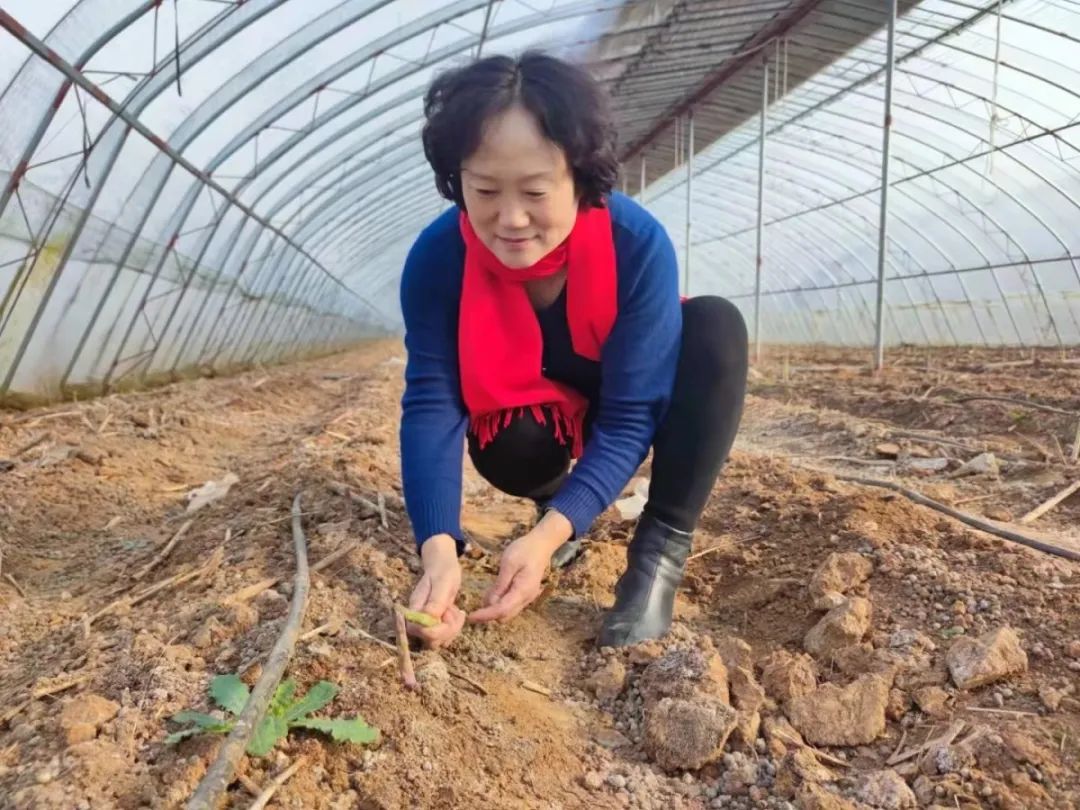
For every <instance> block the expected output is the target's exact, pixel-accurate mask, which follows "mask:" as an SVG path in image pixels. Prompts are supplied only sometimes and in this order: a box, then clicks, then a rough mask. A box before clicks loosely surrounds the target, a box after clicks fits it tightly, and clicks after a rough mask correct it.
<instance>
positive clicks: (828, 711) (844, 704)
mask: <svg viewBox="0 0 1080 810" xmlns="http://www.w3.org/2000/svg"><path fill="white" fill-rule="evenodd" d="M888 702H889V682H888V681H887V680H886V679H884V678H882V677H881V676H880V675H863V676H862V677H861V678H859V679H858V680H856V681H855V682H854V683H851V684H849V685H848V686H845V687H842V688H841V687H839V686H836V685H835V684H831V683H830V684H825V685H823V686H820V687H818V688H817V689H815V690H814V691H813V692H810V693H809V694H806V695H801V696H800V697H797V698H795V699H793V700H792V701H791V702H790V703H789V704H788V706H787V716H788V719H790V720H791V724H792V725H793V726H795V728H796V729H797V730H798V731H799V733H801V734H802V735H803V737H805V738H806V740H807V741H808V742H810V743H813V744H815V745H869V744H870V743H872V742H873V741H874V740H876V739H877V738H878V737H880V736H881V735H882V734H883V733H884V732H885V708H886V706H887V705H888Z"/></svg>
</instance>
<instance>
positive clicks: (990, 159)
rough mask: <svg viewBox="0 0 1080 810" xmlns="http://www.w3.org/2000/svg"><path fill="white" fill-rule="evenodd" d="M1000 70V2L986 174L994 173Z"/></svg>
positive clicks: (999, 5)
mask: <svg viewBox="0 0 1080 810" xmlns="http://www.w3.org/2000/svg"><path fill="white" fill-rule="evenodd" d="M1000 70H1001V0H998V4H997V28H996V31H995V34H994V86H993V90H992V91H991V93H992V95H991V97H990V138H989V141H990V149H989V150H988V154H987V156H986V173H987V174H993V172H994V152H995V151H996V150H995V148H994V147H995V146H996V145H997V124H998V75H999V73H1000Z"/></svg>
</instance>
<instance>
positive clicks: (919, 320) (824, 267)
mask: <svg viewBox="0 0 1080 810" xmlns="http://www.w3.org/2000/svg"><path fill="white" fill-rule="evenodd" d="M728 177H729V178H730V177H731V175H728ZM742 185H743V186H751V185H752V184H751V183H749V182H743V183H742ZM729 193H730V190H729ZM744 196H746V197H747V198H748V199H749V195H744ZM703 204H706V205H708V204H709V203H704V202H703ZM837 223H839V220H837ZM853 233H854V234H855V236H856V237H858V236H859V235H858V233H857V232H853ZM800 236H801V237H802V238H803V239H806V240H807V241H808V242H809V243H812V244H813V245H814V246H815V248H817V246H818V241H817V239H816V238H814V237H812V236H810V237H808V236H806V235H805V233H801V234H800ZM843 249H844V251H845V252H846V253H847V254H848V255H850V256H851V258H852V259H854V260H855V261H856V262H857V263H858V264H860V265H862V266H863V267H864V268H866V269H867V270H869V265H868V264H867V263H866V261H865V259H863V258H862V257H860V256H859V255H858V254H857V253H856V252H855V251H854V250H852V249H851V248H850V247H848V246H847V245H846V244H844V245H843ZM769 250H770V253H775V250H776V246H775V244H773V245H770V248H769ZM823 252H825V251H823ZM714 255H715V254H714ZM816 261H817V263H818V264H819V265H820V266H821V269H822V270H823V271H824V273H825V275H826V276H827V277H832V276H833V274H832V272H830V271H829V269H828V265H826V264H825V262H824V261H821V260H820V259H816ZM842 269H844V272H845V273H847V275H848V276H849V277H851V278H852V279H854V278H856V276H855V275H854V274H853V273H851V272H850V271H848V270H847V269H846V267H844V268H842ZM905 291H906V292H907V294H908V300H909V302H910V303H911V304H912V307H913V308H915V302H914V300H913V299H912V298H911V295H910V291H908V290H907V289H906V287H905ZM863 304H864V307H866V308H867V312H868V313H869V310H868V305H867V303H866V301H863ZM915 309H916V312H917V308H915ZM872 320H873V319H872V318H871V322H872ZM916 321H917V323H918V324H919V328H920V329H921V330H922V332H923V337H924V339H925V340H926V341H927V342H929V340H930V336H929V333H928V332H927V331H926V326H925V324H923V322H922V318H921V317H917V318H916Z"/></svg>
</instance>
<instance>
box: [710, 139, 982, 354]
mask: <svg viewBox="0 0 1080 810" xmlns="http://www.w3.org/2000/svg"><path fill="white" fill-rule="evenodd" d="M777 143H778V144H779V145H781V146H785V147H786V146H788V145H787V144H786V143H784V142H783V141H777ZM773 161H774V162H775V163H779V164H781V165H784V166H787V167H788V168H791V167H793V166H794V164H791V163H790V162H789V161H786V160H777V159H775V158H773ZM796 168H800V169H802V168H803V167H796ZM807 173H809V174H811V175H813V176H815V177H821V178H826V179H831V178H829V177H828V176H827V175H826V174H825V173H824V172H821V173H818V172H814V171H812V170H807ZM732 177H733V175H732V173H730V172H729V173H727V174H725V179H730V178H732ZM774 177H775V179H777V180H782V181H783V182H786V183H791V184H792V185H795V186H797V187H799V188H811V186H808V185H805V184H803V183H800V182H797V181H796V180H794V179H793V178H792V177H791V175H790V174H787V175H784V174H774ZM738 179H739V181H740V182H742V183H743V184H744V185H749V183H748V182H746V181H745V180H743V178H738ZM837 184H838V185H843V184H841V183H839V181H837ZM846 212H847V214H848V216H849V217H851V216H853V217H855V218H856V219H858V220H861V221H863V222H866V223H867V224H868V225H872V223H871V222H870V221H869V219H868V218H867V217H866V216H865V215H864V214H862V213H861V212H859V211H856V210H854V209H847V211H846ZM820 213H822V215H824V216H826V219H827V220H828V221H829V222H830V223H831V225H832V226H833V227H836V228H838V229H839V231H840V232H844V231H847V232H848V234H849V236H852V237H854V238H855V240H856V241H858V242H861V243H863V244H864V245H865V246H867V247H872V245H871V244H870V242H869V239H868V237H867V236H866V235H865V234H863V233H861V232H859V231H858V230H856V229H854V228H853V227H851V225H850V223H849V222H848V221H847V220H845V219H844V218H842V217H833V216H831V215H830V214H828V213H827V212H820ZM793 221H794V220H787V221H786V223H785V224H787V225H788V226H789V227H790V226H791V224H792V222H793ZM904 224H905V227H906V228H907V229H908V230H909V231H911V232H912V233H914V234H916V235H917V236H918V237H919V238H922V239H923V240H924V241H926V243H927V244H928V245H929V246H930V247H931V249H932V250H933V251H935V252H937V253H938V254H940V255H941V256H942V258H944V259H945V260H946V261H949V259H948V257H947V256H946V254H945V252H944V250H943V249H942V248H940V247H939V246H937V245H935V244H934V243H933V242H932V241H930V240H929V239H928V238H926V237H925V235H923V234H919V233H918V231H917V230H916V229H915V228H913V227H912V226H910V225H907V223H906V222H905V223H904ZM750 230H752V228H751V229H746V231H750ZM809 233H810V234H814V231H813V230H812V226H811V230H810V232H809ZM800 238H802V239H813V236H810V237H808V236H806V235H805V232H803V233H801V234H800ZM715 241H716V240H710V243H711V244H715ZM892 242H893V244H894V246H895V247H896V248H897V249H898V251H899V252H900V253H901V254H903V255H904V256H906V257H908V260H909V261H910V262H912V263H914V264H915V265H917V266H918V267H919V268H921V269H922V271H923V273H924V274H925V273H926V272H927V267H926V265H925V264H923V262H922V260H921V259H920V258H918V257H917V256H915V255H914V254H913V253H911V251H909V250H907V249H906V248H905V247H904V246H903V245H902V244H900V243H899V241H898V240H896V239H893V240H892ZM843 248H844V250H845V251H846V252H847V253H848V254H849V255H851V256H852V257H853V258H854V259H855V260H856V261H857V262H858V263H859V264H862V265H863V266H864V267H866V268H867V269H868V270H869V265H867V264H866V262H865V260H864V259H863V258H862V257H861V256H859V254H857V253H856V252H855V251H854V250H853V249H852V248H850V247H848V246H847V244H843ZM845 272H847V275H848V276H850V277H851V278H852V279H855V278H856V276H855V275H854V274H853V273H851V272H850V271H847V270H846V268H845ZM828 275H830V276H831V275H832V274H831V273H830V274H828ZM905 290H906V285H905ZM907 295H908V300H909V303H910V304H911V305H912V308H913V310H914V311H915V312H916V320H917V322H918V323H919V328H920V329H921V330H922V332H923V337H924V339H925V340H926V341H927V342H930V336H929V333H928V332H927V331H926V326H925V324H923V323H922V319H921V317H920V316H919V314H918V313H919V309H918V307H916V305H915V302H914V299H912V297H911V294H910V291H907ZM936 302H937V304H938V307H939V309H941V310H942V312H943V314H944V307H943V305H942V302H941V301H940V299H937V301H936ZM864 303H865V302H864ZM946 323H947V321H946ZM980 330H981V326H980ZM948 331H949V332H950V336H951V337H952V339H953V342H954V343H956V342H957V341H956V336H955V334H953V333H952V330H951V328H950V329H949V330H948Z"/></svg>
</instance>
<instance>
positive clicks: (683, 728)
mask: <svg viewBox="0 0 1080 810" xmlns="http://www.w3.org/2000/svg"><path fill="white" fill-rule="evenodd" d="M647 717H648V719H647V721H646V724H645V750H646V752H648V754H649V756H650V757H651V758H652V759H653V761H654V762H656V764H657V765H659V766H660V767H661V768H664V769H665V770H669V771H674V770H697V769H698V768H701V767H702V766H704V765H707V764H708V763H710V762H715V761H716V760H718V759H719V758H720V757H721V756H722V755H723V752H724V744H725V743H726V742H727V739H728V737H729V736H730V735H731V732H732V731H733V730H734V729H735V724H736V722H737V719H738V718H737V715H736V712H735V710H734V709H732V708H731V707H730V706H728V705H727V704H726V703H724V702H723V701H721V700H719V699H718V698H715V697H707V696H701V697H698V698H697V699H695V700H694V701H693V702H691V701H689V700H683V699H680V698H663V699H662V700H660V702H659V703H657V704H656V705H655V706H654V707H653V708H652V709H651V710H649V712H648V715H647Z"/></svg>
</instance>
